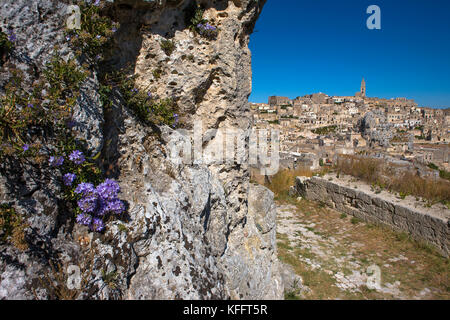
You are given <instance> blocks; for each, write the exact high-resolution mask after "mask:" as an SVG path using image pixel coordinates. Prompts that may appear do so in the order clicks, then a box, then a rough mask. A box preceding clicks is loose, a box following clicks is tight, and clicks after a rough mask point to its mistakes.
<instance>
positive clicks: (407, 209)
mask: <svg viewBox="0 0 450 320" xmlns="http://www.w3.org/2000/svg"><path fill="white" fill-rule="evenodd" d="M331 179H332V180H331ZM293 191H295V192H296V193H298V194H299V195H300V196H302V197H304V198H306V199H308V200H314V201H320V202H322V203H324V204H326V205H327V206H329V207H331V208H333V209H335V210H337V211H339V212H343V213H346V214H350V215H353V216H355V217H357V218H359V219H362V220H364V221H367V222H371V223H376V224H383V225H387V226H389V227H391V228H393V229H395V230H399V231H405V232H408V233H409V234H411V235H412V236H413V237H414V238H416V239H419V240H423V241H425V242H427V243H429V244H431V245H433V246H434V247H436V248H437V249H438V250H439V251H441V252H442V254H444V255H445V256H449V249H450V243H449V241H450V240H449V239H450V223H449V217H450V210H448V209H446V208H444V207H443V206H441V205H435V206H433V207H431V208H427V207H424V205H423V203H419V202H417V201H415V199H414V198H412V197H407V198H406V199H399V198H397V197H396V196H394V195H392V194H390V193H389V192H386V191H382V192H381V193H378V194H376V193H375V192H374V191H372V190H371V188H370V186H368V185H365V184H364V183H361V182H357V181H355V180H353V179H351V178H350V177H340V179H336V177H335V176H334V177H332V176H328V175H325V176H324V177H323V178H320V177H312V178H305V177H297V179H296V185H295V186H294V187H293Z"/></svg>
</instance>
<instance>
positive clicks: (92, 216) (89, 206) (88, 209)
mask: <svg viewBox="0 0 450 320" xmlns="http://www.w3.org/2000/svg"><path fill="white" fill-rule="evenodd" d="M119 192H120V187H119V184H118V183H117V182H116V181H114V180H112V179H106V180H105V181H104V182H103V183H101V184H99V185H98V186H97V187H94V185H93V184H92V183H86V182H82V183H80V184H79V185H78V186H77V187H76V188H75V193H76V194H78V195H79V196H80V197H81V198H80V200H78V202H77V204H78V207H79V209H80V210H81V213H80V214H79V215H78V216H77V222H78V223H80V224H82V225H86V226H89V227H90V228H91V230H94V231H97V232H101V231H103V230H104V228H105V225H104V223H103V217H105V216H107V215H108V214H115V215H120V214H121V213H123V212H124V211H125V205H124V203H123V202H122V201H121V200H119V198H118V193H119Z"/></svg>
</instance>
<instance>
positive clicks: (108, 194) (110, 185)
mask: <svg viewBox="0 0 450 320" xmlns="http://www.w3.org/2000/svg"><path fill="white" fill-rule="evenodd" d="M95 191H96V192H97V194H98V196H99V197H100V198H101V199H103V200H113V199H115V198H117V194H118V193H119V192H120V187H119V184H118V183H117V182H116V181H114V180H112V179H106V180H105V181H104V182H103V183H101V184H99V185H98V186H97V188H96V189H95Z"/></svg>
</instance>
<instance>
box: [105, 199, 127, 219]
mask: <svg viewBox="0 0 450 320" xmlns="http://www.w3.org/2000/svg"><path fill="white" fill-rule="evenodd" d="M108 208H109V211H110V212H111V213H114V214H117V215H118V214H121V213H123V212H124V211H125V205H124V204H123V202H122V201H121V200H119V199H115V200H113V201H111V202H109V203H108Z"/></svg>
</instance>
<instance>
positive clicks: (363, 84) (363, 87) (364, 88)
mask: <svg viewBox="0 0 450 320" xmlns="http://www.w3.org/2000/svg"><path fill="white" fill-rule="evenodd" d="M365 96H366V81H365V80H364V78H363V79H362V81H361V97H365Z"/></svg>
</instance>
